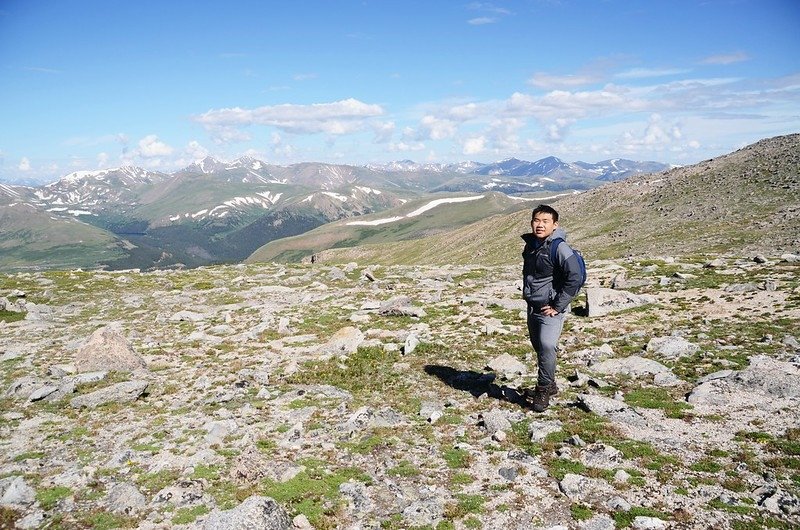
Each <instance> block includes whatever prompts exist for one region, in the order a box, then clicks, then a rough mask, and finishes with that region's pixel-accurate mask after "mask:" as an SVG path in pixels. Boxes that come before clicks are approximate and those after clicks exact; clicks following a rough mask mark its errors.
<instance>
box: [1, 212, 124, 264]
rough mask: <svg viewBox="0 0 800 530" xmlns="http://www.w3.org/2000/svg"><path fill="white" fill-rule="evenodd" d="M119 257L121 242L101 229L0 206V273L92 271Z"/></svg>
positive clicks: (78, 222)
mask: <svg viewBox="0 0 800 530" xmlns="http://www.w3.org/2000/svg"><path fill="white" fill-rule="evenodd" d="M123 255H125V252H124V250H123V243H122V241H120V240H119V239H118V238H116V237H115V236H114V235H113V234H111V233H109V232H106V231H105V230H101V229H99V228H96V227H94V226H91V225H88V224H86V223H83V222H81V221H78V220H75V219H54V218H53V217H52V216H51V215H49V214H48V213H47V212H43V211H41V210H38V209H36V208H33V207H31V206H29V205H26V204H23V203H17V204H14V205H4V206H0V269H1V270H4V271H13V270H29V269H55V268H58V269H73V268H96V267H97V266H98V263H100V262H102V261H105V260H113V259H117V258H119V257H122V256H123Z"/></svg>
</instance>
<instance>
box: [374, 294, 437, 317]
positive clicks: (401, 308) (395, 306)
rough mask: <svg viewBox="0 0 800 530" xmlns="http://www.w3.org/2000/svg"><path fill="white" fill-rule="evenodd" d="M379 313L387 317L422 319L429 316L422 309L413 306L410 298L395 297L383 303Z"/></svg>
mask: <svg viewBox="0 0 800 530" xmlns="http://www.w3.org/2000/svg"><path fill="white" fill-rule="evenodd" d="M378 313H379V314H381V315H386V316H412V317H418V318H422V317H424V316H426V315H427V313H425V310H424V309H422V308H421V307H415V306H413V305H412V304H411V298H409V297H408V296H395V297H393V298H390V299H389V300H387V301H385V302H383V303H381V305H380V307H379V308H378Z"/></svg>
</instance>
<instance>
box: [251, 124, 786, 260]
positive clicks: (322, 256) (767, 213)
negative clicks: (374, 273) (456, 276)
mask: <svg viewBox="0 0 800 530" xmlns="http://www.w3.org/2000/svg"><path fill="white" fill-rule="evenodd" d="M548 203H551V204H552V205H553V206H554V207H555V208H556V209H557V210H558V211H559V213H560V223H561V225H562V226H563V227H564V228H566V229H567V232H568V234H569V239H568V241H569V242H570V243H572V244H573V245H575V246H576V248H579V249H580V250H581V251H582V252H583V254H584V255H585V256H586V257H587V259H618V258H625V257H629V258H631V259H652V258H654V257H658V256H671V255H675V256H680V255H694V256H698V255H708V256H709V258H711V257H712V256H715V255H716V256H718V255H724V254H726V253H731V252H733V253H736V254H738V255H741V254H743V253H750V254H751V255H753V256H757V255H761V256H780V255H782V254H784V253H788V254H800V134H792V135H787V136H778V137H774V138H767V139H764V140H761V141H759V142H756V143H754V144H752V145H749V146H747V147H744V148H742V149H739V150H737V151H734V152H733V153H729V154H727V155H724V156H720V157H717V158H714V159H710V160H705V161H702V162H700V163H697V164H694V165H690V166H684V167H679V168H673V169H671V170H669V171H665V172H661V173H650V174H644V175H635V176H631V177H628V178H626V179H623V180H619V181H616V182H611V183H607V184H606V185H603V186H599V187H597V188H594V189H592V190H589V191H586V192H584V193H579V194H566V195H563V196H560V197H554V198H553V199H551V200H549V201H548ZM530 204H534V205H535V204H536V203H535V202H534V203H528V205H530ZM456 207H457V205H453V208H456ZM391 215H392V212H391V211H389V212H383V213H382V214H380V216H387V217H388V216H391ZM449 215H454V214H453V213H450V214H449ZM370 217H376V215H372V216H368V217H367V218H370ZM529 222H530V210H528V209H525V210H524V211H523V210H517V211H512V212H508V213H506V214H503V215H496V216H491V217H488V216H487V217H485V218H483V219H481V220H479V221H477V222H475V223H471V224H468V225H465V226H459V227H457V228H454V229H453V230H449V231H447V232H441V233H436V234H431V235H429V236H427V237H423V238H418V239H414V240H400V239H397V238H395V239H394V240H391V241H385V242H382V243H380V244H369V245H361V244H359V243H351V244H349V245H339V247H338V248H334V247H328V248H327V249H321V248H320V246H319V245H318V244H315V241H313V238H314V237H315V236H316V234H318V233H319V231H321V230H323V228H320V229H316V230H314V231H312V232H308V233H307V234H304V235H302V236H298V237H296V238H292V239H294V240H296V241H294V242H293V244H294V245H295V246H297V247H302V246H305V247H306V248H314V249H315V254H316V258H317V259H318V260H319V261H320V262H335V263H347V262H349V261H359V262H364V263H375V264H409V263H414V264H434V265H443V264H451V263H473V264H482V265H500V264H512V263H517V262H518V261H519V251H520V244H521V239H520V237H519V236H520V234H521V233H523V232H525V231H527V230H529V228H527V227H528V226H529ZM387 226H390V225H387ZM372 237H373V239H374V237H375V236H372ZM303 239H308V240H310V241H305V242H304V241H302V240H303ZM278 243H280V242H275V243H272V244H267V245H265V246H264V247H262V249H259V250H258V251H256V253H254V254H253V256H252V257H251V261H258V260H259V257H260V256H262V253H265V252H267V251H269V249H270V248H274V246H275V245H276V244H278ZM342 247H347V248H342Z"/></svg>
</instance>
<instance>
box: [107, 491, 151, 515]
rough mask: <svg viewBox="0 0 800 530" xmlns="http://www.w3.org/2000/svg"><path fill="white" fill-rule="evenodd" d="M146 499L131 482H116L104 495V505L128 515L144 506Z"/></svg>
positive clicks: (115, 511) (113, 510)
mask: <svg viewBox="0 0 800 530" xmlns="http://www.w3.org/2000/svg"><path fill="white" fill-rule="evenodd" d="M146 505H147V499H146V498H145V496H144V495H142V493H141V492H140V491H139V490H138V489H137V488H136V486H134V485H133V484H127V483H123V484H117V485H115V486H114V487H112V488H111V491H109V492H108V495H107V496H106V507H108V509H109V510H110V511H112V512H114V513H122V514H125V515H130V514H133V513H137V512H139V511H141V510H143V509H144V508H145V506H146Z"/></svg>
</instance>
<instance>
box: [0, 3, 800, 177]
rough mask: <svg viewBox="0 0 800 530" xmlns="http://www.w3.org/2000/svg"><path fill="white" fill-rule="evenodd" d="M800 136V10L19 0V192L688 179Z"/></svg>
mask: <svg viewBox="0 0 800 530" xmlns="http://www.w3.org/2000/svg"><path fill="white" fill-rule="evenodd" d="M794 132H800V2H798V1H796V0H782V1H781V0H703V1H695V0H668V1H667V0H598V1H588V0H586V1H577V0H516V1H507V2H506V1H497V2H494V3H489V2H470V1H464V2H458V1H444V0H441V1H439V0H437V1H431V0H429V1H413V0H405V1H373V0H364V1H348V0H340V1H334V0H330V1H304V2H289V1H282V2H273V1H261V2H246V1H238V2H237V1H227V2H203V1H197V0H194V1H184V0H171V1H149V0H145V1H139V2H130V1H120V0H102V1H95V0H58V1H55V0H2V1H0V180H6V181H20V180H29V181H40V182H45V181H52V180H56V179H57V178H59V177H60V176H63V175H65V174H67V173H70V172H72V171H76V170H92V169H98V168H107V167H118V166H121V165H137V166H141V167H145V168H149V169H153V170H161V171H173V170H176V169H179V168H181V167H184V166H186V165H188V164H189V163H191V162H192V161H195V160H197V159H199V158H203V157H204V156H206V155H211V156H214V157H215V158H218V159H221V160H232V159H235V158H238V157H240V156H244V155H248V156H253V157H255V158H258V159H261V160H264V161H266V162H270V163H275V164H282V165H285V164H290V163H295V162H301V161H318V162H333V163H349V164H368V163H380V162H387V161H391V160H401V159H412V160H415V161H417V162H428V161H430V162H455V161H463V160H476V161H481V162H491V161H496V160H500V159H504V158H508V157H512V156H513V157H517V158H523V159H527V160H536V159H539V158H542V157H544V156H550V155H555V156H558V157H560V158H562V159H564V160H567V161H570V162H572V161H577V160H582V161H586V162H597V161H600V160H604V159H608V158H615V157H624V158H631V159H634V160H656V161H661V162H668V163H674V164H689V163H694V162H698V161H700V160H704V159H707V158H711V157H713V156H718V155H721V154H725V153H728V152H730V151H733V150H735V149H738V148H740V147H742V146H744V145H747V144H749V143H752V142H754V141H757V140H759V139H762V138H766V137H770V136H775V135H780V134H788V133H794Z"/></svg>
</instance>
